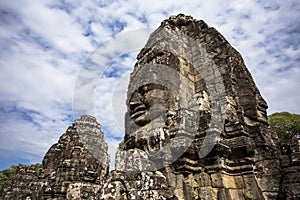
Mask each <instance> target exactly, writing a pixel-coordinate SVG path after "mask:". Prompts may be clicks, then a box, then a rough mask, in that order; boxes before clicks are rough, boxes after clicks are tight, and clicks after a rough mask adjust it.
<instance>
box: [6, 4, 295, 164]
mask: <svg viewBox="0 0 300 200" xmlns="http://www.w3.org/2000/svg"><path fill="white" fill-rule="evenodd" d="M0 8H1V9H0V17H1V21H0V45H1V49H2V51H1V53H0V67H1V73H0V94H1V95H0V112H1V113H0V116H1V118H0V125H1V127H3V128H1V131H0V138H1V142H0V147H1V148H0V155H1V156H0V163H6V165H5V166H4V164H3V165H2V166H0V168H3V167H8V166H7V165H10V164H14V162H17V160H18V159H19V160H22V158H23V159H25V160H26V159H27V161H26V162H33V161H38V160H39V159H41V158H42V156H43V153H45V151H46V150H47V149H48V148H49V147H50V145H51V144H53V143H54V142H56V141H57V140H58V137H59V136H60V134H62V133H63V132H64V131H65V130H66V128H67V126H69V125H71V121H72V120H73V119H72V98H73V92H74V90H76V92H78V93H76V94H78V95H77V96H75V97H74V98H76V97H78V99H77V100H78V103H79V104H77V105H80V107H79V108H80V109H83V110H90V111H91V112H94V111H95V114H96V116H97V118H98V121H99V122H100V124H102V127H103V129H105V131H106V134H107V135H106V137H107V139H108V143H109V144H110V150H109V151H110V153H111V154H114V153H113V152H114V149H116V148H115V147H116V146H117V141H118V140H117V139H116V138H119V137H121V136H122V134H123V132H124V130H123V129H122V123H124V122H123V121H122V120H124V118H123V116H122V115H123V113H124V112H125V110H126V107H125V106H124V104H122V103H121V102H124V96H125V94H124V91H125V90H126V88H127V83H126V81H128V78H122V77H126V76H125V75H126V74H128V73H129V72H130V71H131V70H132V68H133V63H134V60H135V56H136V54H137V52H138V48H137V46H143V45H144V44H145V43H146V40H147V37H148V35H149V32H147V31H146V30H147V29H144V30H140V32H139V34H129V32H128V31H134V30H136V29H143V28H156V27H157V26H159V25H160V23H161V21H162V20H164V19H166V18H168V17H169V16H170V15H172V14H178V13H180V12H183V13H185V14H187V15H192V16H193V17H194V18H197V19H203V20H204V21H206V22H207V23H208V25H210V26H214V27H215V28H216V29H217V30H219V31H220V32H221V33H222V34H223V35H224V36H225V38H226V39H227V40H228V41H229V42H230V43H231V44H232V45H233V46H234V47H235V48H237V50H238V51H239V52H240V53H241V54H242V56H243V58H244V59H245V63H246V65H247V67H248V68H249V70H250V71H251V73H252V75H253V77H254V79H255V81H256V83H257V85H258V87H259V89H260V90H261V93H262V94H263V96H264V97H265V98H266V100H267V102H268V104H269V106H270V109H269V111H270V113H272V112H276V111H284V110H286V111H289V112H294V113H300V107H299V106H298V102H299V101H300V97H299V96H300V95H299V94H297V91H298V90H299V89H298V87H299V86H298V85H300V83H299V82H300V80H299V75H298V74H299V60H300V58H299V57H300V56H299V55H300V52H299V51H300V47H299V45H300V41H299V38H300V37H299V30H300V24H299V22H298V19H299V17H300V16H299V15H300V12H299V11H300V4H299V3H298V2H297V1H296V0H286V1H280V0H274V1H251V0H247V1H241V0H231V1H224V0H216V1H196V0H191V1H183V0H182V1H181V0H180V1H160V0H155V1H140V0H129V1H101V2H99V1H76V2H74V1H50V0H47V1H33V0H25V1H22V2H21V1H9V2H4V1H2V2H0ZM143 31H144V32H143ZM120 32H121V33H122V34H123V36H125V37H124V38H123V39H122V38H119V39H120V40H117V41H118V42H117V43H116V42H115V43H113V42H114V40H113V39H114V36H115V35H116V34H118V33H120ZM126 33H127V35H126ZM122 34H121V35H122ZM111 36H113V37H111ZM130 36H131V37H130ZM137 36H138V37H137ZM128 39H129V40H130V41H128ZM98 45H100V46H101V45H102V46H101V47H102V48H100V49H97V50H96V51H95V52H97V51H98V53H99V52H100V55H103V56H102V57H99V54H95V52H94V53H93V54H92V52H93V51H94V50H95V48H96V47H97V46H98ZM105 45H107V46H105ZM99 50H100V51H99ZM122 54H129V56H128V57H126V56H125V57H124V56H123V57H122ZM93 55H96V56H97V57H96V58H97V59H96V60H97V62H98V63H102V64H104V63H106V64H107V63H108V65H104V67H103V68H97V66H94V67H96V68H87V69H88V71H84V70H82V69H85V68H86V67H87V62H86V59H87V58H88V57H90V58H93ZM108 56H110V57H108ZM119 56H121V57H119ZM112 59H116V60H115V62H113V63H110V62H111V61H112ZM109 63H110V64H109ZM106 67H109V68H106ZM80 69H81V70H80ZM91 70H96V73H95V71H91ZM102 72H105V73H106V74H105V76H101V77H100V75H101V74H102ZM109 74H110V75H109ZM78 76H80V77H81V78H80V79H78ZM78 81H79V82H78ZM84 83H85V84H84ZM76 84H78V85H76ZM117 85H119V86H122V87H116V86H117ZM77 87H79V88H80V89H81V90H78V91H77V89H78V88H77ZM96 87H97V89H96V91H94V90H93V89H94V88H96ZM118 89H119V90H118ZM94 95H95V97H94ZM79 97H80V98H79ZM87 98H88V99H87ZM86 101H91V102H92V103H95V108H94V107H93V106H92V107H91V105H93V104H89V103H87V102H86ZM93 101H95V102H93ZM120 126H121V128H120ZM4 155H9V157H8V156H5V157H4ZM111 157H113V155H111ZM22 161H24V160H22ZM24 162H25V161H24Z"/></svg>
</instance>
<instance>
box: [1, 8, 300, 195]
mask: <svg viewBox="0 0 300 200" xmlns="http://www.w3.org/2000/svg"><path fill="white" fill-rule="evenodd" d="M137 59H138V61H137V62H136V64H135V67H134V71H133V72H132V74H131V77H130V83H129V86H128V93H127V108H128V110H127V113H126V116H125V137H124V146H123V148H122V149H120V150H119V151H118V152H117V154H116V169H115V170H113V171H112V172H111V173H108V171H109V169H108V163H109V156H108V154H107V144H106V143H105V141H104V139H103V133H102V131H101V130H100V125H99V124H98V123H97V122H96V119H95V118H94V117H91V116H86V115H85V116H82V117H81V119H79V120H76V121H75V122H74V124H73V125H72V126H71V127H69V128H68V129H67V131H66V133H65V134H63V135H62V136H61V138H60V139H59V141H58V143H57V144H55V145H53V146H52V147H51V148H50V150H49V151H48V153H47V154H46V156H45V158H44V160H43V163H42V168H41V171H40V174H38V175H37V174H35V173H34V170H32V169H30V168H26V169H24V170H22V171H21V172H20V173H19V174H18V175H16V176H15V177H14V178H13V179H12V180H10V181H9V182H8V183H7V184H6V185H5V186H4V187H3V188H2V191H1V194H0V197H1V199H103V200H106V199H170V200H171V199H174V200H175V199H187V200H192V199H195V200H197V199H208V200H210V199H224V200H229V199H232V200H233V199H234V200H235V199H300V177H299V176H300V175H299V172H300V167H299V166H300V163H299V159H300V144H299V142H300V141H299V140H297V139H294V141H293V143H292V144H291V145H290V146H288V147H285V148H280V145H279V143H278V138H277V135H276V133H274V132H272V131H271V130H270V129H269V127H268V121H267V112H266V109H267V103H266V102H265V101H264V99H263V98H262V96H261V94H260V92H259V90H258V89H257V87H256V86H255V83H254V81H253V79H252V77H251V74H250V72H249V71H248V70H247V68H246V66H245V64H244V62H243V59H242V57H241V55H240V54H239V53H238V52H237V51H236V50H235V49H234V48H233V47H232V46H231V45H230V44H229V43H228V42H227V41H226V39H225V38H224V37H223V36H222V35H221V34H220V33H219V32H218V31H217V30H216V29H214V28H212V27H209V26H208V25H207V24H206V23H205V22H203V21H201V20H196V19H193V18H192V17H190V16H185V15H182V14H179V15H177V16H171V17H170V18H169V19H167V20H165V21H163V22H162V24H161V26H160V27H159V28H158V29H157V30H156V31H155V32H153V33H152V34H151V36H150V38H149V40H148V42H147V44H146V46H145V47H144V48H143V49H142V50H141V52H140V53H139V55H138V56H137Z"/></svg>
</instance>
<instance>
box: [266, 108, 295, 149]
mask: <svg viewBox="0 0 300 200" xmlns="http://www.w3.org/2000/svg"><path fill="white" fill-rule="evenodd" d="M269 124H270V127H271V129H272V130H274V131H275V132H276V133H277V134H278V137H279V139H280V142H281V143H282V144H286V143H290V141H291V139H292V138H293V137H297V138H299V137H300V115H299V114H291V113H288V112H278V113H274V114H272V115H270V116H269Z"/></svg>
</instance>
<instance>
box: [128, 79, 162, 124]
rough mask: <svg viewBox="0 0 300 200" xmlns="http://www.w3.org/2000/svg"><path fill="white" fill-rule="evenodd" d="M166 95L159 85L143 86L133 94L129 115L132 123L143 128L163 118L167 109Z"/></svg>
mask: <svg viewBox="0 0 300 200" xmlns="http://www.w3.org/2000/svg"><path fill="white" fill-rule="evenodd" d="M167 98H168V93H167V91H166V89H164V88H163V87H162V86H159V85H144V86H142V87H140V88H139V89H138V90H137V91H135V92H134V93H133V95H132V96H131V99H130V101H129V114H130V117H131V118H132V119H133V121H134V122H135V123H136V124H137V125H139V126H144V125H146V124H148V123H150V122H151V121H153V120H155V119H157V118H160V117H161V118H164V117H165V116H166V112H167V109H168V105H167V104H168V103H167V101H168V100H167Z"/></svg>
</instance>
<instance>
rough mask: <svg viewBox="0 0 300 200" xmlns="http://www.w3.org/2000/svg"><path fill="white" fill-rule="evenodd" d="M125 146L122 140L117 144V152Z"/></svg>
mask: <svg viewBox="0 0 300 200" xmlns="http://www.w3.org/2000/svg"><path fill="white" fill-rule="evenodd" d="M124 146H125V142H124V139H123V140H122V141H121V142H120V143H119V146H118V150H123V149H124Z"/></svg>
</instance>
